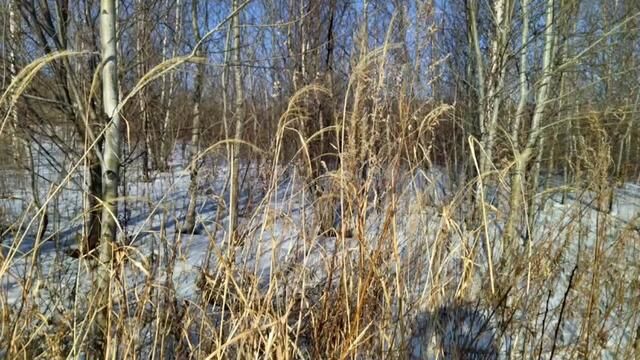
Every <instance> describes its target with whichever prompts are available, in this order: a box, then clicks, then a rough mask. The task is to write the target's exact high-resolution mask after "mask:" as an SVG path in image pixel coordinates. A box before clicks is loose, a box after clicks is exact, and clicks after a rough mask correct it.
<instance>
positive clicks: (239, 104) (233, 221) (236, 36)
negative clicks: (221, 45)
mask: <svg viewBox="0 0 640 360" xmlns="http://www.w3.org/2000/svg"><path fill="white" fill-rule="evenodd" d="M238 8H239V4H238V0H233V11H234V12H236V11H237V10H238ZM240 17H241V14H240V13H239V12H238V13H237V14H236V15H235V16H234V17H233V20H232V28H233V60H234V66H235V67H234V80H235V90H236V94H235V95H236V98H235V99H236V101H235V114H234V119H235V134H234V140H236V141H238V140H242V136H243V133H244V121H245V109H244V92H243V85H242V57H241V47H240V36H241V27H240ZM231 156H232V157H231V164H230V165H231V168H230V174H231V177H230V186H231V189H230V195H229V229H228V235H229V239H230V243H231V242H233V241H235V239H236V237H237V235H238V234H237V227H238V186H239V185H240V183H239V181H238V173H239V167H240V144H239V143H237V142H234V143H232V144H231Z"/></svg>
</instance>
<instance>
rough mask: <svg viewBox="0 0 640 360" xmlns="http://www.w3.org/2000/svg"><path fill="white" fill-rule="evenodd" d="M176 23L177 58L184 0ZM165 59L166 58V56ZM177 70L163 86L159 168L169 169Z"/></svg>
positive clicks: (178, 5)
mask: <svg viewBox="0 0 640 360" xmlns="http://www.w3.org/2000/svg"><path fill="white" fill-rule="evenodd" d="M167 2H168V3H170V2H171V0H168V1H167ZM175 20H176V24H175V34H176V35H174V36H176V37H175V38H174V40H175V43H174V44H173V48H172V50H171V58H175V57H176V55H177V50H178V44H179V43H180V40H181V34H182V33H181V28H182V0H176V17H175ZM168 38H169V35H168V34H165V36H164V38H163V40H162V47H163V54H164V53H165V50H166V48H167V43H168ZM163 60H166V56H165V58H164V59H163ZM175 78H176V76H175V72H174V71H172V72H170V73H169V84H168V85H167V86H166V87H165V86H163V87H162V95H161V98H162V101H161V103H162V104H165V101H164V100H165V97H166V105H165V109H166V110H165V113H164V120H163V122H162V129H161V130H160V138H161V140H160V154H158V155H159V156H158V159H159V161H158V164H156V165H157V167H158V169H159V170H163V171H164V170H167V169H168V168H169V158H170V154H169V152H170V149H169V147H170V146H169V145H171V142H170V141H169V134H168V131H169V126H170V125H171V104H172V102H173V92H174V89H175V84H174V82H175ZM165 79H166V77H164V76H163V82H164V81H165Z"/></svg>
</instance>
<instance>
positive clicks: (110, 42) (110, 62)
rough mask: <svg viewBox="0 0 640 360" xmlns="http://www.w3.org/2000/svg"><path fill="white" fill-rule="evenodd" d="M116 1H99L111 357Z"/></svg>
mask: <svg viewBox="0 0 640 360" xmlns="http://www.w3.org/2000/svg"><path fill="white" fill-rule="evenodd" d="M116 18H117V15H116V6H115V0H101V1H100V46H101V57H102V98H103V107H104V113H105V115H106V116H107V118H108V122H107V125H106V126H107V128H106V131H105V133H104V151H103V152H102V186H103V187H102V191H103V193H102V200H103V209H102V229H101V230H102V231H101V236H100V252H99V265H98V269H97V274H96V284H95V286H96V289H97V292H98V298H97V300H98V303H97V304H98V307H97V309H98V314H97V318H96V326H97V331H96V336H97V338H96V340H97V351H98V353H99V355H100V356H101V357H105V358H109V354H108V349H105V347H104V345H105V343H104V341H105V339H106V337H108V336H109V316H108V312H109V309H110V301H109V299H110V287H111V254H112V246H113V243H114V241H115V238H116V229H117V214H118V184H119V180H120V179H119V168H120V146H121V141H122V139H121V129H120V128H121V121H120V114H119V113H118V78H117V69H118V62H117V60H118V55H117V51H116V49H117V42H116ZM103 354H104V355H103Z"/></svg>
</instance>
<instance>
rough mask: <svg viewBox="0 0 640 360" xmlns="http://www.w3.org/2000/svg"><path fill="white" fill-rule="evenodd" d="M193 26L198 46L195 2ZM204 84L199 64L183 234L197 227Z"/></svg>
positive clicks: (196, 3)
mask: <svg viewBox="0 0 640 360" xmlns="http://www.w3.org/2000/svg"><path fill="white" fill-rule="evenodd" d="M191 26H192V29H193V34H194V36H195V41H196V44H199V43H200V42H201V40H202V35H201V34H200V28H199V27H198V2H197V0H193V1H192V2H191ZM201 48H202V47H198V49H197V50H196V56H198V57H201V56H202V50H200V49H201ZM203 82H204V64H203V63H202V62H199V63H198V64H197V65H196V79H195V88H194V92H193V113H192V116H193V122H192V125H191V152H190V156H189V159H190V164H191V168H190V178H191V183H190V185H189V205H188V208H187V216H186V218H185V221H184V226H183V228H182V231H183V232H186V233H190V232H193V230H194V229H195V226H196V204H197V202H198V164H197V163H196V161H194V160H195V159H196V157H197V156H198V152H199V151H200V102H201V100H202V86H203Z"/></svg>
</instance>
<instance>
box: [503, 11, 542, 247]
mask: <svg viewBox="0 0 640 360" xmlns="http://www.w3.org/2000/svg"><path fill="white" fill-rule="evenodd" d="M545 15H546V28H545V32H544V54H543V64H542V72H543V74H542V79H541V80H540V85H539V87H538V91H537V96H536V106H535V110H534V114H533V119H532V121H531V128H530V131H529V136H528V138H527V141H526V144H525V148H524V150H523V151H522V152H520V153H518V154H516V159H515V169H514V172H513V173H512V178H511V200H510V201H511V204H510V208H511V209H510V211H509V219H508V220H507V229H506V230H505V231H506V232H505V238H504V243H505V246H506V247H507V249H512V248H513V244H512V243H513V236H514V227H515V222H516V220H517V219H518V218H519V216H520V210H521V209H522V203H523V202H522V199H523V197H522V187H523V186H524V184H525V175H526V174H525V171H526V169H527V166H528V165H529V161H530V159H531V156H532V155H533V151H534V148H535V145H536V144H537V142H538V140H539V138H540V134H541V131H542V130H541V127H540V123H541V121H542V117H543V116H544V112H545V110H546V107H547V100H548V94H549V88H550V86H551V77H552V76H553V73H552V72H553V69H552V67H553V59H552V55H553V48H554V8H553V0H547V5H546V9H545ZM527 50H528V49H527V48H526V47H525V48H523V49H522V50H521V51H523V52H525V53H526V52H527ZM509 251H510V250H509ZM511 255H513V254H511ZM507 256H509V255H507Z"/></svg>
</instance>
